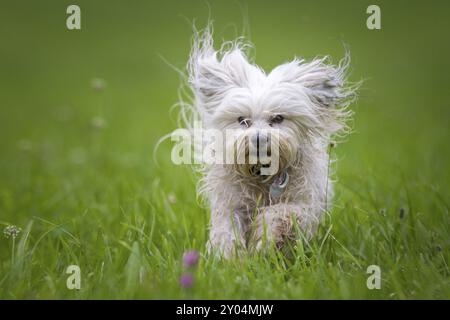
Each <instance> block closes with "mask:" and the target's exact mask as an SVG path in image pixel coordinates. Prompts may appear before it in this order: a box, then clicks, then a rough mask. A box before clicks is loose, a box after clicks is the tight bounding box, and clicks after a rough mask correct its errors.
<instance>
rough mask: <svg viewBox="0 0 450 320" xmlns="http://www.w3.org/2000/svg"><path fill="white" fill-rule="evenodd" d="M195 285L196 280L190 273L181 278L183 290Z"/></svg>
mask: <svg viewBox="0 0 450 320" xmlns="http://www.w3.org/2000/svg"><path fill="white" fill-rule="evenodd" d="M193 284H194V278H193V277H192V275H190V274H189V273H185V274H183V275H182V276H181V278H180V285H181V286H182V287H183V288H190V287H192V285H193Z"/></svg>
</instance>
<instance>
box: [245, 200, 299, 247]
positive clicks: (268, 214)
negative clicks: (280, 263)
mask: <svg viewBox="0 0 450 320" xmlns="http://www.w3.org/2000/svg"><path fill="white" fill-rule="evenodd" d="M290 209H292V208H290V207H289V206H286V207H285V206H283V205H275V206H268V207H263V208H261V209H260V210H259V213H258V215H257V216H256V217H255V220H254V222H253V232H252V234H251V236H250V240H249V246H250V249H251V252H252V253H256V252H263V253H266V252H267V251H268V250H270V247H271V246H274V247H276V248H280V247H281V246H282V245H283V242H284V240H285V238H286V237H289V236H290V234H291V231H292V221H291V220H292V218H293V217H294V216H295V215H293V214H291V213H290Z"/></svg>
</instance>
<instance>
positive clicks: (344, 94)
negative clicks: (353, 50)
mask: <svg viewBox="0 0 450 320" xmlns="http://www.w3.org/2000/svg"><path fill="white" fill-rule="evenodd" d="M349 62H350V59H349V56H348V55H346V57H345V58H344V59H343V60H342V61H341V63H339V65H337V66H336V65H333V64H330V63H329V62H328V58H326V57H325V58H318V59H314V60H312V61H310V62H306V61H304V60H300V59H295V60H293V61H291V62H289V63H286V64H283V65H281V66H279V67H277V68H275V69H274V70H273V71H272V72H271V76H272V77H276V78H277V79H278V81H279V82H280V83H288V84H289V85H293V86H297V88H298V91H299V92H301V93H302V94H305V95H306V97H307V100H308V101H310V102H311V104H310V105H311V106H312V108H311V109H312V111H313V112H314V113H315V117H316V120H317V121H315V122H316V123H317V125H318V126H320V127H321V129H323V130H325V131H327V132H328V133H335V132H337V131H339V130H340V129H342V128H343V127H345V121H346V120H347V119H348V118H349V117H350V115H351V112H350V111H348V110H347V108H346V107H347V106H348V105H349V104H350V103H351V102H352V101H353V99H354V97H355V90H356V88H357V85H354V86H348V85H347V80H346V73H347V69H348V66H349Z"/></svg>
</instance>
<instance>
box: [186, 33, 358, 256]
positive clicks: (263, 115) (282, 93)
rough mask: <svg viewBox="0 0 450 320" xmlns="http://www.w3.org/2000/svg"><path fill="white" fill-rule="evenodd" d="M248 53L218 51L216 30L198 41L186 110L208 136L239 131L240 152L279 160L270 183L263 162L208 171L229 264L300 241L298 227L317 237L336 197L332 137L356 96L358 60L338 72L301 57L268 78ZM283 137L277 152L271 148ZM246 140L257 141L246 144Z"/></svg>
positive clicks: (208, 190) (204, 185)
mask: <svg viewBox="0 0 450 320" xmlns="http://www.w3.org/2000/svg"><path fill="white" fill-rule="evenodd" d="M247 48H248V45H246V44H243V43H242V41H241V40H237V41H234V42H232V43H226V44H224V45H223V46H222V48H221V49H219V50H215V49H214V47H213V41H212V35H211V29H210V28H208V29H206V30H205V31H203V32H202V33H197V34H196V36H195V37H194V45H193V48H192V52H191V56H190V60H189V64H188V75H189V85H190V87H191V89H192V91H193V93H194V96H195V99H194V101H193V103H192V105H186V104H185V103H183V104H182V105H183V106H185V111H186V109H192V110H193V111H194V116H195V117H194V118H197V119H198V118H199V119H200V120H201V121H202V124H203V128H204V129H217V130H220V131H222V132H225V130H228V129H232V130H234V131H235V132H236V131H237V132H238V133H239V134H238V135H237V138H236V140H235V141H234V142H233V143H231V144H227V145H231V146H232V147H233V148H237V149H238V150H237V154H245V155H247V156H248V154H249V149H250V148H249V146H256V149H257V150H259V149H260V148H262V147H266V146H267V150H268V154H269V155H272V154H277V156H279V159H278V160H279V161H278V167H277V168H276V170H275V171H274V172H272V173H271V174H269V175H263V174H262V173H261V169H262V168H264V167H266V166H265V165H263V164H262V162H260V161H259V160H258V161H257V163H253V164H252V163H233V164H208V165H206V164H205V165H203V166H202V170H201V172H202V174H203V176H202V179H201V180H200V188H199V193H200V194H201V195H202V196H204V198H205V199H206V200H207V202H208V204H209V206H210V208H211V221H210V224H211V225H210V236H209V242H208V247H209V250H210V251H213V252H214V253H218V254H220V255H222V256H223V257H225V258H231V257H234V256H235V255H239V254H241V253H242V252H245V250H248V249H249V250H250V252H254V251H257V250H260V249H263V248H266V247H267V245H269V244H270V243H274V244H275V245H276V246H277V247H279V246H281V245H282V244H283V242H284V241H285V240H286V239H290V238H292V237H293V236H294V231H295V230H296V227H295V226H294V224H297V225H298V226H299V228H298V230H302V231H303V233H304V235H305V236H306V238H307V239H310V238H311V237H312V236H313V234H314V232H315V231H316V229H317V226H318V224H319V222H320V218H321V215H322V213H323V212H324V211H326V210H327V208H326V206H327V203H328V199H327V198H329V197H330V196H331V183H330V181H329V177H328V175H329V153H328V146H329V145H330V137H331V136H332V135H336V134H339V135H342V134H343V133H345V132H346V130H345V129H346V128H347V126H346V121H347V120H348V119H349V117H350V115H351V112H350V111H349V110H348V108H347V107H348V105H349V104H350V102H351V101H353V98H354V92H355V86H347V85H346V70H347V67H348V64H349V58H348V55H346V58H344V59H343V61H341V63H340V64H339V65H337V66H335V65H331V64H329V60H328V59H327V58H320V59H314V60H312V61H310V62H306V61H304V60H302V59H294V60H293V61H291V62H288V63H285V64H282V65H280V66H278V67H276V68H274V69H273V70H272V71H270V72H269V73H266V72H264V71H263V70H262V69H261V68H260V67H258V66H257V65H255V64H253V63H252V62H251V61H249V57H248V56H247V55H246V49H247ZM274 129H276V130H277V132H278V137H277V142H278V144H277V147H278V150H277V152H274V151H275V150H271V149H270V147H268V145H269V144H268V143H267V142H268V141H270V132H271V130H274ZM243 137H244V138H246V139H244V141H247V142H248V143H237V141H242V138H243ZM227 148H228V147H226V149H225V151H226V152H227V151H229V150H228V149H227ZM272 148H273V147H272ZM269 165H270V164H269Z"/></svg>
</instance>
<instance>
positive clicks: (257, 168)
mask: <svg viewBox="0 0 450 320" xmlns="http://www.w3.org/2000/svg"><path fill="white" fill-rule="evenodd" d="M270 165H271V164H270V163H267V164H261V163H257V164H255V165H250V166H249V167H248V174H249V175H250V176H253V177H258V176H267V175H264V174H263V172H264V169H268V168H270Z"/></svg>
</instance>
